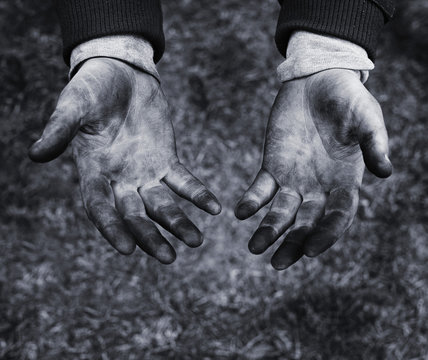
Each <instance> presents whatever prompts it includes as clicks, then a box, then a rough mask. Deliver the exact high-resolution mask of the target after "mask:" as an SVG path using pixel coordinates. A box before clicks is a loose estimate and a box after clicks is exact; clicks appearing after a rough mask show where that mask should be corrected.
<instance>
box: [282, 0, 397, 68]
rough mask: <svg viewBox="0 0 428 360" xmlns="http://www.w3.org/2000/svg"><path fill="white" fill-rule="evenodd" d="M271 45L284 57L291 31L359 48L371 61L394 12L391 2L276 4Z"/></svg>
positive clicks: (286, 0)
mask: <svg viewBox="0 0 428 360" xmlns="http://www.w3.org/2000/svg"><path fill="white" fill-rule="evenodd" d="M280 3H281V11H280V15H279V20H278V26H277V30H276V36H275V41H276V44H277V47H278V50H279V51H280V53H281V54H282V55H284V56H286V53H287V45H288V42H289V39H290V36H291V35H292V33H293V31H296V30H306V31H310V32H313V33H317V34H322V35H331V36H334V37H338V38H340V39H344V40H348V41H350V42H352V43H354V44H357V45H359V46H361V47H363V48H364V49H365V50H366V51H367V53H368V56H369V57H370V59H372V60H374V58H375V53H376V46H377V40H378V36H379V33H380V31H381V29H382V27H383V25H384V23H385V22H386V21H387V20H388V19H390V18H391V17H392V14H393V12H394V6H393V2H392V1H391V0H375V1H374V0H280Z"/></svg>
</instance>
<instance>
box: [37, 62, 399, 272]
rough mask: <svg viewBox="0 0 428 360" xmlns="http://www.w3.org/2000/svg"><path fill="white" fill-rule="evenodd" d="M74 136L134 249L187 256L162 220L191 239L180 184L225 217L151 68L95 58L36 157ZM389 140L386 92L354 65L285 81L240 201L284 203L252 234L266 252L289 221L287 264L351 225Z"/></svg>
mask: <svg viewBox="0 0 428 360" xmlns="http://www.w3.org/2000/svg"><path fill="white" fill-rule="evenodd" d="M69 143H71V144H72V149H73V157H74V161H75V163H76V165H77V169H78V172H79V177H80V187H81V192H82V197H83V202H84V205H85V208H86V211H87V213H88V216H89V218H90V219H91V221H92V222H93V223H94V224H95V226H96V227H97V228H98V230H99V231H100V232H101V234H102V235H103V236H104V237H105V238H106V239H107V240H108V241H109V242H110V244H111V245H112V246H113V247H114V248H115V249H117V250H118V251H119V252H120V253H122V254H131V253H132V252H133V251H134V249H135V246H136V245H138V246H139V247H140V248H141V249H142V250H143V251H145V252H146V253H147V254H149V255H151V256H153V257H155V258H156V259H158V260H159V261H160V262H161V263H164V264H169V263H172V262H173V261H174V260H175V257H176V254H175V251H174V248H173V247H172V246H171V244H170V243H169V242H168V241H167V240H166V239H165V238H164V237H163V236H162V235H161V233H160V232H159V230H158V229H157V227H156V225H155V224H154V222H156V223H158V224H159V225H161V226H162V227H163V228H165V229H166V230H168V231H169V232H170V233H171V234H173V235H174V236H176V237H177V238H178V239H180V240H182V241H183V242H184V243H185V244H186V245H188V246H190V247H197V246H199V245H201V244H202V241H203V237H202V234H201V232H200V231H199V230H198V228H197V227H196V226H195V225H194V224H193V223H192V222H191V221H190V220H189V219H188V217H187V216H186V215H185V214H184V212H183V211H182V210H181V209H180V208H179V207H178V206H177V205H176V203H175V202H174V200H173V199H172V198H171V196H170V195H169V193H168V190H167V189H166V187H169V188H170V189H171V190H173V191H174V192H175V193H176V194H178V195H179V196H181V197H183V198H185V199H187V200H189V201H191V202H192V203H193V204H195V205H196V206H197V207H199V208H201V209H202V210H205V211H206V212H208V213H210V214H213V215H216V214H219V213H220V211H221V205H220V203H219V202H218V200H217V199H216V197H215V196H214V195H213V194H212V193H211V192H210V191H209V190H207V188H206V187H205V186H204V185H203V184H202V183H201V182H200V181H199V180H198V179H197V178H195V177H194V176H193V175H192V174H191V173H190V172H189V171H188V170H187V169H186V168H185V167H184V165H182V164H181V163H180V161H179V159H178V157H177V154H176V147H175V138H174V131H173V127H172V123H171V120H170V115H169V110H168V103H167V101H166V98H165V95H164V93H163V91H162V89H161V86H160V84H159V82H158V81H157V80H156V79H155V78H154V77H153V76H151V75H149V74H147V73H145V72H142V71H139V70H137V69H135V68H133V67H131V66H128V65H127V64H125V63H123V62H121V61H119V60H114V59H109V58H96V59H91V60H88V61H86V62H85V63H84V64H83V66H82V67H81V69H80V70H79V71H78V72H77V74H76V75H75V76H74V77H73V79H72V80H71V81H70V83H69V84H68V85H67V86H66V87H65V89H64V90H63V92H62V93H61V95H60V98H59V100H58V104H57V107H56V109H55V112H54V113H53V115H52V117H51V118H50V120H49V122H48V123H47V125H46V127H45V129H44V131H43V134H42V137H41V138H40V140H38V141H37V142H36V143H35V144H34V145H33V146H32V147H31V149H30V157H31V159H33V160H34V161H38V162H45V161H50V160H52V159H54V158H56V157H57V156H59V155H60V154H61V153H62V152H63V151H64V150H65V149H66V147H67V146H68V144H69ZM387 154H388V138H387V133H386V129H385V125H384V121H383V117H382V111H381V108H380V106H379V104H378V102H377V101H376V100H375V99H374V97H373V96H372V95H371V94H370V93H369V92H368V91H367V90H366V88H365V87H364V86H363V85H362V84H361V82H360V79H359V77H358V75H357V74H356V73H355V72H353V71H349V70H339V69H338V70H327V71H323V72H320V73H317V74H315V75H312V76H309V77H306V78H301V79H297V80H293V81H289V82H286V83H284V84H283V85H282V87H281V89H280V91H279V93H278V96H277V98H276V100H275V103H274V105H273V108H272V112H271V115H270V119H269V122H268V126H267V131H266V140H265V149H264V157H263V164H262V167H261V170H260V171H259V173H258V174H257V176H256V178H255V180H254V182H253V184H252V185H251V186H250V187H249V189H248V190H247V191H246V192H245V193H244V195H243V196H242V198H241V200H239V202H238V204H237V206H236V210H235V214H236V216H237V217H238V218H239V219H241V220H244V219H246V218H248V217H250V216H252V215H253V214H255V213H256V212H257V211H258V210H259V209H260V208H262V207H263V206H265V205H266V204H267V203H269V202H270V201H271V200H272V199H273V202H272V205H271V208H270V210H269V212H268V213H267V215H266V216H265V217H264V218H263V220H262V222H261V224H260V226H259V228H258V229H257V231H256V232H255V233H254V235H253V236H252V238H251V239H250V241H249V249H250V251H251V252H252V253H254V254H260V253H263V252H264V251H266V250H267V249H268V248H269V247H270V246H271V245H272V244H273V243H274V242H275V241H277V240H278V239H279V238H280V237H281V236H282V235H283V234H284V233H285V232H286V231H287V230H289V232H288V233H287V235H286V236H285V238H284V240H283V242H282V244H281V245H280V246H279V248H278V250H277V251H276V252H275V254H274V255H273V257H272V265H273V267H274V268H276V269H278V270H280V269H285V268H287V267H289V266H290V265H292V264H293V263H294V262H296V261H297V260H299V259H300V258H301V257H302V256H303V255H307V256H310V257H313V256H317V255H319V254H321V253H322V252H324V251H325V250H326V249H328V248H329V247H330V246H332V245H333V244H334V243H335V242H336V241H337V239H338V238H339V237H340V236H341V235H342V234H343V233H344V232H345V231H346V230H347V228H348V227H349V226H350V225H351V223H352V220H353V218H354V216H355V212H356V210H357V206H358V193H359V188H360V186H361V181H362V177H363V172H364V162H365V164H366V165H367V167H368V169H369V170H370V171H371V172H372V173H374V174H375V175H377V176H379V177H387V176H389V175H390V174H391V171H392V166H391V163H390V161H389V160H388V157H387Z"/></svg>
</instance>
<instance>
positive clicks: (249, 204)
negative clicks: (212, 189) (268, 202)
mask: <svg viewBox="0 0 428 360" xmlns="http://www.w3.org/2000/svg"><path fill="white" fill-rule="evenodd" d="M257 207H258V204H257V203H256V202H255V201H246V202H244V203H241V204H239V205H238V207H237V208H236V210H235V216H236V217H237V218H238V219H239V220H245V219H247V218H248V217H250V216H251V215H253V214H254V213H255V212H256V210H257Z"/></svg>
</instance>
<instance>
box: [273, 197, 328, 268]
mask: <svg viewBox="0 0 428 360" xmlns="http://www.w3.org/2000/svg"><path fill="white" fill-rule="evenodd" d="M325 203H326V197H325V195H324V194H317V196H316V197H312V198H311V199H310V200H306V199H305V200H304V201H303V203H302V204H301V205H300V208H299V210H298V211H297V215H296V220H295V221H294V226H293V229H292V230H291V231H290V232H289V233H288V234H287V235H286V237H285V239H284V241H283V243H282V244H281V246H280V247H279V248H278V249H277V251H276V252H275V254H274V255H273V256H272V260H271V264H272V266H273V267H274V268H275V269H277V270H285V269H287V268H288V267H290V266H291V265H293V264H294V263H295V262H296V261H297V260H299V259H300V258H301V257H302V256H303V255H304V253H303V246H304V241H305V239H306V237H307V236H308V235H309V234H310V233H311V230H312V229H313V228H314V227H315V224H316V223H317V222H318V220H319V219H320V218H321V217H322V215H323V214H324V207H325Z"/></svg>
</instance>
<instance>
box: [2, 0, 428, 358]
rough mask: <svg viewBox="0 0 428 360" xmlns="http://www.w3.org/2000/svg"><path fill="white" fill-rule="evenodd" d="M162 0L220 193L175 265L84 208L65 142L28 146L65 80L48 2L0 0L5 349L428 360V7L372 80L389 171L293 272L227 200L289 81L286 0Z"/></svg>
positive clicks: (178, 107) (244, 181)
mask: <svg viewBox="0 0 428 360" xmlns="http://www.w3.org/2000/svg"><path fill="white" fill-rule="evenodd" d="M261 3H262V2H259V1H249V2H247V4H246V5H245V6H243V5H242V1H238V0H217V1H208V0H199V1H190V0H179V1H164V15H165V32H166V38H167V52H166V54H165V56H164V58H163V60H162V62H161V64H160V65H159V69H160V73H161V74H162V78H163V82H164V88H165V90H166V93H167V95H168V96H169V99H170V102H171V104H172V107H173V108H174V112H173V116H174V118H173V121H174V126H175V129H176V133H177V142H178V144H177V145H178V149H179V155H180V157H181V159H182V161H183V162H184V163H185V164H186V165H187V166H188V167H189V168H190V169H192V170H193V171H194V173H195V174H197V175H198V176H200V177H201V178H202V179H203V180H204V181H205V182H206V183H207V184H209V185H210V187H211V188H212V189H213V190H214V191H215V192H216V193H217V194H219V198H220V200H221V201H222V203H223V208H224V211H223V213H222V214H221V215H220V216H219V217H216V218H212V217H209V216H205V215H204V214H202V213H200V212H198V211H196V210H195V209H193V208H192V207H191V206H189V205H188V204H186V203H185V202H181V203H182V205H183V207H184V208H185V210H186V211H187V212H188V213H189V214H190V216H191V217H192V219H194V220H195V222H196V223H197V224H198V225H199V226H200V228H201V229H203V230H204V232H205V234H206V240H205V244H204V245H203V247H202V248H200V249H197V250H195V249H186V248H184V246H182V244H180V243H178V242H177V241H174V244H175V245H176V246H177V247H178V249H179V251H178V253H179V257H178V260H177V262H176V263H175V264H173V265H172V266H169V267H165V266H162V265H159V264H158V263H156V262H155V261H154V260H151V259H149V258H148V257H146V256H144V255H143V254H142V253H141V252H139V251H137V252H136V253H135V254H134V255H132V256H130V257H122V256H119V255H118V254H116V253H115V252H114V250H113V249H112V248H111V247H110V246H108V244H107V243H106V242H105V241H104V240H102V239H101V238H100V236H99V235H98V234H97V232H96V230H95V229H94V228H93V227H92V226H91V225H90V223H89V221H88V220H87V219H86V215H85V214H84V211H83V209H82V205H81V201H80V196H79V192H78V187H77V177H76V172H75V170H74V167H73V163H72V161H71V157H70V153H69V152H67V153H66V154H65V155H63V156H62V157H61V158H60V159H58V160H56V161H54V162H52V163H50V164H47V165H37V164H33V163H31V162H30V160H29V159H28V158H27V156H26V152H27V148H28V146H29V145H30V144H31V143H32V141H34V140H35V139H36V138H37V135H38V134H39V133H40V132H41V129H42V124H43V121H45V120H46V119H47V118H48V117H49V114H50V112H51V111H52V110H53V108H54V105H55V100H56V97H57V95H58V93H59V92H60V90H61V89H62V87H63V86H64V84H65V83H66V74H67V69H66V67H65V65H64V64H63V62H62V59H61V55H60V53H61V41H60V36H59V28H58V26H57V23H56V20H55V16H54V13H53V11H52V7H51V4H50V2H49V1H47V2H32V1H29V0H19V1H7V0H0V27H1V31H0V117H1V122H0V156H1V158H0V160H1V162H0V189H1V190H0V214H1V221H0V247H1V255H0V358H1V359H4V360H11V359H52V360H53V359H55V360H56V359H426V358H427V356H428V325H427V324H428V316H427V305H428V294H427V288H428V284H427V282H428V268H427V261H428V243H427V228H428V215H427V185H428V175H427V172H426V170H427V168H428V154H427V151H426V150H427V131H426V130H427V129H426V116H427V113H428V112H427V110H428V109H427V107H428V101H427V100H428V99H427V88H428V78H427V68H426V64H427V61H428V56H427V54H428V52H427V51H426V49H427V45H428V42H427V41H428V40H427V39H428V24H427V21H428V20H427V19H428V4H427V3H428V2H427V1H424V0H413V1H411V2H410V1H404V0H403V1H401V2H400V6H399V9H398V13H397V15H396V19H395V21H394V22H393V23H392V24H390V25H388V27H387V28H386V30H385V32H384V34H383V37H382V41H381V43H382V44H381V47H380V49H379V52H378V61H377V68H376V70H375V71H373V72H372V75H371V78H370V80H369V82H368V87H369V88H370V89H371V91H372V92H373V93H374V94H375V96H376V97H377V98H378V99H379V101H380V102H381V104H382V106H383V109H384V114H385V118H386V122H387V127H388V130H389V133H390V139H391V142H390V143H391V150H392V155H391V158H392V160H393V163H394V165H395V173H394V175H393V176H392V177H391V178H390V179H388V180H387V181H380V180H377V179H375V178H374V177H373V176H371V175H366V178H365V182H364V188H363V190H362V194H361V201H360V208H359V212H358V219H357V220H356V221H355V223H354V225H353V227H352V229H351V231H350V232H349V233H348V235H347V236H346V237H345V238H344V239H343V240H342V241H340V242H339V243H338V244H337V245H336V246H335V247H334V248H332V249H331V250H330V251H328V252H327V253H326V254H324V255H323V256H321V257H319V258H317V259H315V260H313V259H304V260H303V261H301V262H299V263H298V264H296V265H295V266H293V267H292V268H291V269H289V270H287V271H286V272H282V273H278V272H276V271H274V270H273V269H272V268H271V267H270V265H269V255H270V254H272V252H270V253H269V254H268V255H267V256H262V257H255V256H252V255H250V254H249V252H248V251H247V240H248V238H249V236H250V234H251V233H252V231H253V230H254V229H255V228H256V226H257V224H258V222H259V221H260V219H261V216H262V214H260V215H259V216H256V217H255V219H252V220H249V221H246V222H244V223H241V222H239V221H237V220H236V219H235V218H234V216H233V212H232V209H233V205H234V203H235V201H236V200H237V199H238V197H239V195H240V194H241V192H242V191H243V190H244V188H246V186H247V185H248V184H249V183H250V181H251V180H252V177H253V176H254V174H255V173H256V171H257V169H258V167H259V166H260V160H261V149H262V144H263V132H264V126H265V122H266V119H267V116H268V114H269V110H270V106H271V104H272V102H273V99H274V96H275V94H276V91H277V89H278V87H279V84H278V81H277V80H276V78H275V68H276V66H277V65H278V64H279V62H280V61H281V58H280V56H279V54H278V53H277V51H276V50H275V47H274V42H273V33H274V29H275V24H276V16H277V12H278V5H277V2H276V1H274V0H269V1H264V2H263V4H261Z"/></svg>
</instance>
